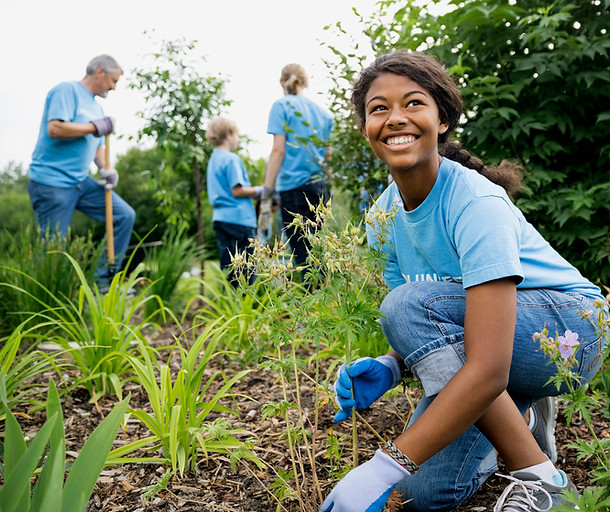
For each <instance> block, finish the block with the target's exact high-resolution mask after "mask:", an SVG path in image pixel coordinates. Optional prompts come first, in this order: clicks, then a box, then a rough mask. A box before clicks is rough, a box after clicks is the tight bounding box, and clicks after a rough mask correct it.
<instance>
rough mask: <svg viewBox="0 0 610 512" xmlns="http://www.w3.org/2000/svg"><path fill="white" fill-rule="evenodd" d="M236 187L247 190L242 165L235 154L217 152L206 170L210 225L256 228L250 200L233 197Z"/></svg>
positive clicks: (248, 182) (219, 149) (246, 175)
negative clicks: (233, 190) (236, 225)
mask: <svg viewBox="0 0 610 512" xmlns="http://www.w3.org/2000/svg"><path fill="white" fill-rule="evenodd" d="M237 185H241V186H242V187H249V186H250V178H249V177H248V173H247V172H246V168H245V167H244V164H243V162H242V161H241V159H240V158H239V156H237V155H236V154H235V153H231V152H230V151H227V150H225V149H221V148H216V149H215V150H214V151H213V153H212V156H211V157H210V161H209V162H208V167H207V187H208V199H209V200H210V203H211V204H212V206H213V207H214V211H213V213H212V220H213V221H220V222H229V223H231V224H239V225H240V226H246V227H249V228H255V227H256V212H255V211H254V206H253V205H252V199H250V198H249V197H234V196H233V194H231V190H232V189H233V188H235V187H236V186H237Z"/></svg>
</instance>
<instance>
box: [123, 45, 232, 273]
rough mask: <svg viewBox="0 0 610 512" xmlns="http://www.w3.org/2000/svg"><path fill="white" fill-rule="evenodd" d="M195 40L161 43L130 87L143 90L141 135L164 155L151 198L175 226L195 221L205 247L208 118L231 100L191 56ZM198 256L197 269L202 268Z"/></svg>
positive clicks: (221, 83)
mask: <svg viewBox="0 0 610 512" xmlns="http://www.w3.org/2000/svg"><path fill="white" fill-rule="evenodd" d="M195 46H196V42H195V41H186V40H185V39H183V38H182V39H177V40H174V41H163V42H162V43H161V50H160V51H158V52H156V53H155V54H154V59H155V62H154V65H152V66H148V67H147V68H146V69H145V70H144V69H136V70H134V79H133V81H132V82H131V84H130V87H131V88H132V89H139V90H141V91H143V92H144V96H145V99H146V105H147V107H146V111H145V112H143V113H142V114H141V117H143V118H144V120H145V122H146V125H145V127H144V128H143V129H142V130H141V132H140V135H139V136H140V138H143V137H152V138H154V139H155V140H156V142H157V145H158V146H159V148H160V149H161V150H163V152H164V155H165V162H164V163H165V165H164V166H163V168H160V169H152V171H153V173H154V174H153V176H154V178H155V179H156V180H157V190H156V192H155V198H156V199H157V200H158V201H159V203H160V204H159V207H160V209H161V210H162V211H163V212H164V213H165V214H166V216H167V218H168V221H169V222H170V223H173V224H179V223H184V224H187V225H189V224H190V223H191V222H192V219H193V217H195V219H196V224H197V244H198V246H199V249H200V251H201V252H202V253H203V250H204V242H205V240H204V223H203V203H202V197H203V193H204V189H205V186H204V181H203V180H204V176H203V174H204V173H202V172H201V171H202V169H205V166H206V164H207V159H208V158H209V155H210V154H211V153H212V149H213V148H212V147H211V146H210V144H209V143H208V142H207V141H206V139H205V129H206V123H207V121H208V119H210V118H212V117H215V116H217V115H219V114H220V113H221V111H222V110H223V109H224V108H225V107H226V106H228V105H229V104H230V102H229V101H227V100H226V99H225V98H224V84H225V82H224V80H223V79H222V78H220V77H215V76H210V75H204V74H202V73H201V71H200V69H201V65H202V64H203V62H202V61H201V60H200V59H197V60H194V59H193V58H192V51H193V50H194V48H195ZM203 267H204V264H203V260H201V270H202V273H203V270H204V268H203Z"/></svg>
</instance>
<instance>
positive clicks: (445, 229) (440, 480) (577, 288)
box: [320, 51, 603, 512]
mask: <svg viewBox="0 0 610 512" xmlns="http://www.w3.org/2000/svg"><path fill="white" fill-rule="evenodd" d="M352 103H353V105H354V107H355V112H356V117H357V120H358V123H359V127H360V129H361V131H362V133H363V135H364V137H365V138H366V139H367V141H368V142H369V144H370V145H371V148H372V150H373V151H374V153H375V154H376V155H377V156H378V157H379V158H380V159H381V160H383V161H384V162H385V163H386V164H387V166H388V170H389V172H390V174H391V175H392V178H393V182H392V184H391V185H389V186H388V187H387V189H386V190H385V191H384V192H383V193H382V195H381V197H380V198H379V200H378V201H377V205H376V207H375V208H373V210H372V214H371V220H372V222H373V224H375V223H374V216H375V210H376V209H378V210H392V209H396V211H397V213H396V215H395V217H394V219H393V224H392V225H391V227H390V233H389V237H388V239H387V240H383V241H381V240H379V239H378V237H377V233H376V231H375V229H371V230H369V242H370V243H371V244H373V245H375V246H377V247H378V248H380V249H381V250H382V251H383V252H384V253H385V254H386V256H387V259H388V260H387V261H388V263H387V266H386V268H385V272H384V279H385V281H386V284H387V285H388V287H389V288H390V290H391V291H390V293H389V294H388V295H387V296H386V298H385V299H384V302H383V304H382V306H381V309H382V312H383V313H384V316H383V318H382V320H381V324H382V328H383V331H384V334H385V336H386V338H387V340H388V342H389V344H390V346H391V347H392V350H391V351H390V352H389V353H388V354H387V355H384V356H381V357H378V358H376V359H373V358H370V357H365V358H362V359H359V360H358V361H355V362H353V363H352V364H351V365H350V366H349V368H348V367H347V366H346V365H343V366H342V367H341V368H340V369H339V371H338V380H337V382H336V383H335V391H336V396H337V402H338V404H339V408H340V410H339V412H338V413H337V415H336V416H335V420H336V421H342V420H344V419H346V418H347V417H349V416H350V414H351V410H352V407H354V408H355V409H356V410H358V409H363V408H366V407H368V406H370V405H371V404H372V403H373V402H374V401H375V400H377V399H378V398H379V397H381V396H382V395H383V394H384V393H385V392H386V391H387V390H389V389H390V388H392V387H394V386H396V385H397V383H398V382H400V380H401V373H402V371H405V370H408V371H410V372H412V373H413V374H414V375H415V376H416V377H417V378H418V379H419V381H420V382H421V384H422V386H423V388H424V396H423V397H422V399H421V400H420V401H419V403H418V405H417V408H416V410H415V412H414V414H413V416H412V419H411V421H410V422H409V424H408V425H407V428H406V429H405V431H404V432H403V433H402V434H401V435H400V436H398V438H397V439H395V440H394V441H389V442H388V443H387V444H386V445H385V447H384V448H383V449H381V448H380V449H378V450H377V452H376V453H375V456H374V457H373V458H372V459H371V460H369V461H367V462H366V463H364V464H362V465H360V466H358V467H357V468H355V469H352V471H350V472H349V473H348V474H347V475H346V476H345V477H343V479H342V480H341V481H340V482H339V483H338V484H337V485H336V486H335V488H334V489H333V490H332V492H331V493H330V494H329V495H328V497H327V498H326V500H325V501H324V503H323V504H322V507H321V509H320V510H321V512H331V511H332V512H348V511H349V512H356V511H366V512H381V510H382V509H383V507H384V504H385V503H386V501H387V500H388V497H389V495H390V493H391V492H392V490H394V489H395V490H397V491H398V492H400V493H401V494H402V500H401V502H402V503H403V510H415V511H431V510H450V509H453V508H455V507H457V506H458V505H459V504H460V503H462V502H463V501H464V500H466V499H467V498H469V497H470V496H472V494H474V493H475V492H476V490H477V489H478V488H479V487H480V486H481V485H482V484H483V482H484V481H485V480H486V479H487V478H488V477H489V476H490V475H491V474H493V473H494V472H495V471H497V469H498V467H497V455H499V456H500V457H502V459H503V461H504V464H505V465H506V467H507V469H508V470H509V472H510V476H507V477H506V478H507V479H508V480H509V481H510V483H509V484H508V486H507V487H506V490H505V491H504V493H503V494H502V496H500V498H499V500H498V503H497V504H496V506H495V508H494V511H495V512H516V511H529V510H531V511H539V510H550V509H551V507H553V506H555V505H557V504H559V503H561V502H562V501H563V497H562V496H561V493H562V491H565V490H575V486H574V484H573V483H572V482H571V481H570V479H569V477H568V476H567V475H566V474H565V473H564V472H563V471H561V470H560V469H558V468H556V467H555V464H554V462H555V460H556V452H555V446H554V444H555V441H554V432H553V430H554V421H555V414H556V409H555V406H554V400H553V398H552V397H553V396H556V395H558V394H559V393H561V392H564V391H565V386H564V388H562V389H559V390H557V388H556V387H555V385H553V384H547V383H548V381H549V379H550V378H551V377H552V376H553V375H554V374H555V373H556V368H555V365H552V364H549V362H550V361H549V358H548V357H547V356H545V354H544V352H543V351H542V350H540V346H539V345H538V344H537V343H535V342H534V341H533V340H532V335H533V334H534V333H535V332H537V331H539V330H542V328H543V327H544V326H545V325H547V324H548V325H549V326H550V328H551V329H553V330H554V329H555V328H556V329H557V330H558V331H559V333H560V334H563V333H564V332H566V331H573V332H575V333H578V336H579V338H578V341H579V342H580V344H579V346H578V348H577V350H576V352H575V354H574V356H575V360H576V362H577V363H578V366H577V368H575V371H576V372H577V373H578V376H579V379H580V383H586V382H588V381H590V380H591V378H593V376H594V375H595V373H596V372H597V370H598V369H599V367H600V362H601V357H600V354H601V351H602V348H603V340H602V338H600V337H599V334H598V333H597V332H596V329H595V326H594V325H593V324H592V322H591V321H590V320H588V319H586V318H583V315H582V313H583V312H584V311H592V310H594V309H595V304H594V301H596V300H603V297H602V296H601V292H600V290H599V288H598V287H596V286H594V285H593V284H592V283H590V282H589V281H588V280H587V279H585V278H584V277H583V276H582V275H581V274H580V273H579V272H578V271H577V270H576V269H575V268H574V267H573V266H572V265H570V264H569V263H568V262H567V261H566V260H565V259H563V258H562V257H561V256H560V255H559V254H558V253H557V252H556V251H555V250H554V249H553V248H552V247H551V246H550V245H549V244H548V243H547V242H546V241H545V240H544V239H543V238H542V236H541V235H540V234H539V233H538V232H537V231H536V229H535V228H534V227H533V226H532V225H531V224H529V223H528V222H527V221H526V219H525V218H524V216H523V214H522V213H521V212H520V211H519V210H518V209H517V208H516V207H515V205H514V204H513V203H512V201H511V199H510V196H509V193H510V192H512V191H514V190H515V189H518V187H519V185H520V175H519V169H518V167H517V166H515V165H513V164H511V163H509V162H502V163H501V164H500V165H499V166H498V167H496V168H488V167H486V166H485V165H484V164H483V162H481V161H480V160H478V159H476V158H473V157H471V155H470V154H469V153H467V152H466V151H465V150H463V149H462V148H461V147H460V146H459V145H457V144H456V143H452V142H449V134H450V133H451V132H453V131H454V130H455V128H456V127H457V125H458V123H459V119H460V116H461V115H462V108H463V106H462V99H461V96H460V92H459V90H458V88H457V87H456V85H455V83H454V81H453V80H452V78H451V77H450V76H449V75H448V73H447V72H446V70H445V69H444V68H443V67H442V66H441V65H440V64H439V63H438V62H437V61H436V60H434V59H433V58H431V57H428V56H426V55H424V54H421V53H409V52H402V51H398V52H394V53H390V54H387V55H383V56H381V57H378V58H377V59H376V60H375V61H374V62H373V63H372V64H371V65H370V66H369V67H367V68H366V69H365V70H363V71H362V73H361V74H360V77H359V78H358V80H357V81H356V82H355V83H354V85H353V88H352ZM380 243H383V244H384V245H383V246H380ZM567 336H568V332H566V337H567ZM570 336H572V335H570ZM528 427H529V428H528Z"/></svg>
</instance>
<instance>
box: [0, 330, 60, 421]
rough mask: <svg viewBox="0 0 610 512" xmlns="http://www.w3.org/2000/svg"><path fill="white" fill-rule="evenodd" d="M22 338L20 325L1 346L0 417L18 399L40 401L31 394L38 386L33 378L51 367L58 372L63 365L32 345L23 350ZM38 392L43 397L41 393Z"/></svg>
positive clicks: (18, 400)
mask: <svg viewBox="0 0 610 512" xmlns="http://www.w3.org/2000/svg"><path fill="white" fill-rule="evenodd" d="M22 339H23V335H22V334H21V329H19V328H17V329H16V330H15V331H13V333H12V334H11V335H10V336H9V337H8V339H7V340H6V341H5V343H4V345H2V347H1V348H0V419H1V418H3V417H4V416H5V414H6V412H7V411H8V410H10V409H13V408H14V406H15V404H17V403H20V402H27V403H30V404H32V405H38V404H39V403H40V400H35V399H32V398H30V397H29V395H30V391H31V389H32V388H33V387H34V386H35V384H34V383H33V381H32V379H33V378H34V377H36V376H39V375H42V374H43V373H45V372H46V371H48V370H49V369H51V368H53V369H55V371H57V372H58V373H59V370H60V367H61V365H58V364H57V363H56V362H55V360H54V359H53V358H52V357H49V356H48V355H47V354H45V353H44V352H42V351H39V350H34V347H33V346H31V347H29V348H27V349H25V350H22V347H21V341H22ZM20 350H21V351H20ZM38 394H39V395H40V396H39V398H40V399H42V398H43V397H42V395H41V394H40V393H38ZM5 406H6V407H7V410H6V411H5V410H4V408H5Z"/></svg>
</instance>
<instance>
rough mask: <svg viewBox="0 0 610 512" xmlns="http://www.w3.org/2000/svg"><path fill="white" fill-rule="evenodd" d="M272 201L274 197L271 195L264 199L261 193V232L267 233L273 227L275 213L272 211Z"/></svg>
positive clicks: (259, 213) (259, 230)
mask: <svg viewBox="0 0 610 512" xmlns="http://www.w3.org/2000/svg"><path fill="white" fill-rule="evenodd" d="M263 192H264V191H263ZM272 201H273V199H272V198H271V197H269V198H267V199H262V194H261V202H260V205H259V210H258V232H259V233H261V234H263V233H267V232H268V231H269V229H271V222H272V220H273V213H272V212H271V202H272Z"/></svg>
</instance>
